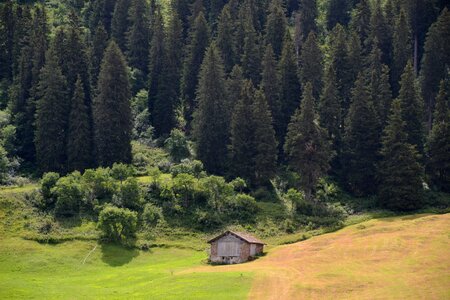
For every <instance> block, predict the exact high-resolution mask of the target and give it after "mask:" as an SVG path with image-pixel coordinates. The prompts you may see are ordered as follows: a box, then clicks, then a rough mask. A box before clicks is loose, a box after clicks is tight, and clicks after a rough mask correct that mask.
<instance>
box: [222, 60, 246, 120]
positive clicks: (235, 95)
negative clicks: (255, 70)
mask: <svg viewBox="0 0 450 300" xmlns="http://www.w3.org/2000/svg"><path fill="white" fill-rule="evenodd" d="M243 84H244V74H243V72H242V68H241V67H240V66H239V65H235V66H234V67H233V70H231V73H230V75H229V76H228V78H227V80H226V90H227V95H228V97H227V99H228V101H227V120H228V124H231V117H232V114H233V110H234V107H235V106H236V103H237V102H238V100H239V98H240V97H241V90H242V85H243Z"/></svg>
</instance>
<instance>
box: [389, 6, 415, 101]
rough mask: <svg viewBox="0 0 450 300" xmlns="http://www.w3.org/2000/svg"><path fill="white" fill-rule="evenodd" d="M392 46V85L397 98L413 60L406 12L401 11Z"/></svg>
mask: <svg viewBox="0 0 450 300" xmlns="http://www.w3.org/2000/svg"><path fill="white" fill-rule="evenodd" d="M392 45H393V54H392V70H391V71H392V72H391V74H392V76H391V77H392V78H391V84H392V91H393V94H394V96H397V95H398V91H399V89H400V87H399V82H400V77H401V75H402V73H403V70H404V69H405V67H406V64H407V63H408V61H409V60H410V59H411V58H412V43H411V30H410V27H409V24H408V19H407V18H406V14H405V11H404V10H401V11H400V15H399V16H398V18H397V19H396V21H395V28H394V30H393V41H392Z"/></svg>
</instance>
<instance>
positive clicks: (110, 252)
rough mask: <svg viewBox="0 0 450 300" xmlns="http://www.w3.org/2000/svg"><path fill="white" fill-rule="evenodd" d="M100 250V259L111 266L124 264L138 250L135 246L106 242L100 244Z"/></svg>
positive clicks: (130, 259)
mask: <svg viewBox="0 0 450 300" xmlns="http://www.w3.org/2000/svg"><path fill="white" fill-rule="evenodd" d="M101 251H102V261H103V262H105V263H107V264H108V265H110V266H111V267H120V266H123V265H126V264H128V263H130V262H131V261H132V260H133V259H134V258H135V257H137V256H138V255H139V251H138V250H137V249H135V248H127V247H124V246H121V245H115V244H108V243H103V244H101Z"/></svg>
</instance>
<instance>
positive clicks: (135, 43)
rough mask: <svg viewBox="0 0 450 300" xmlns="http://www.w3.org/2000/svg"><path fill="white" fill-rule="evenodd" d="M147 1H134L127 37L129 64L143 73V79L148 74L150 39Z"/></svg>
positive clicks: (129, 15)
mask: <svg viewBox="0 0 450 300" xmlns="http://www.w3.org/2000/svg"><path fill="white" fill-rule="evenodd" d="M148 10H149V9H148V5H147V1H146V0H132V1H131V4H130V9H129V11H128V20H129V22H130V25H129V27H128V31H127V34H126V37H127V58H128V64H129V66H130V67H132V68H134V69H138V70H140V71H141V72H142V76H143V78H146V76H147V73H148V53H149V39H150V29H149V26H150V20H149V16H148Z"/></svg>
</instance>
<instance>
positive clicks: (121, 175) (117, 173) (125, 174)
mask: <svg viewBox="0 0 450 300" xmlns="http://www.w3.org/2000/svg"><path fill="white" fill-rule="evenodd" d="M134 174H135V171H134V169H133V167H132V166H131V165H126V164H119V163H114V164H113V166H112V168H111V177H112V178H114V179H115V180H118V181H120V182H123V181H125V180H126V179H127V178H129V177H132V176H134Z"/></svg>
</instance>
